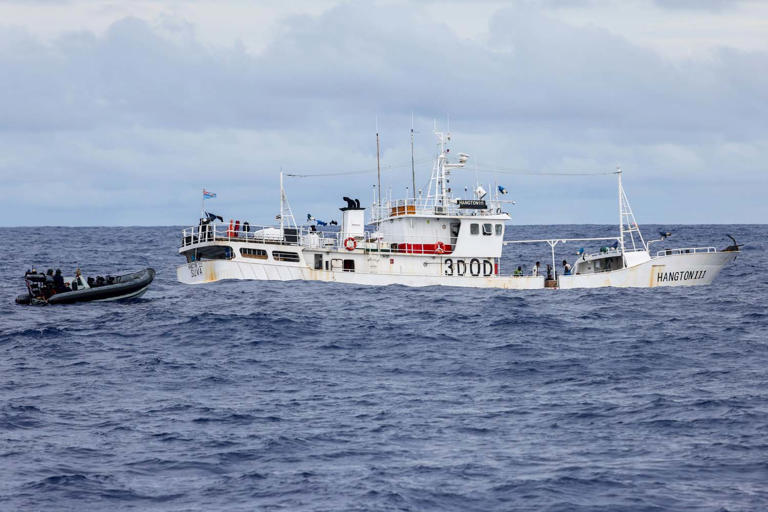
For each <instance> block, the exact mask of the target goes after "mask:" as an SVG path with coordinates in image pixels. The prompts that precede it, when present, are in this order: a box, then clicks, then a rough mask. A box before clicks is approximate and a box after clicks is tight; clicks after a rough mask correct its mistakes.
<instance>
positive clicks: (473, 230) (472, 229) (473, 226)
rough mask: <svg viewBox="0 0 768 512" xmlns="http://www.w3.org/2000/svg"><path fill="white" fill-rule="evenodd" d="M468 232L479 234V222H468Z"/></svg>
mask: <svg viewBox="0 0 768 512" xmlns="http://www.w3.org/2000/svg"><path fill="white" fill-rule="evenodd" d="M469 234H470V235H479V234H480V224H470V225H469Z"/></svg>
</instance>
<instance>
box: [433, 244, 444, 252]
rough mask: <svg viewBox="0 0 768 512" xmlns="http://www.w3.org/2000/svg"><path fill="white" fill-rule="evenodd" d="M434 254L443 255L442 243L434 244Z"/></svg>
mask: <svg viewBox="0 0 768 512" xmlns="http://www.w3.org/2000/svg"><path fill="white" fill-rule="evenodd" d="M435 254H445V244H444V243H443V242H437V243H436V244H435Z"/></svg>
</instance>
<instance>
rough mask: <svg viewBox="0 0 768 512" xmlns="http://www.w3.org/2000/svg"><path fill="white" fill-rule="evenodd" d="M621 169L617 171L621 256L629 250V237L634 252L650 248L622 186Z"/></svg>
mask: <svg viewBox="0 0 768 512" xmlns="http://www.w3.org/2000/svg"><path fill="white" fill-rule="evenodd" d="M621 174H622V172H621V169H620V168H617V169H616V175H617V176H618V182H619V244H620V246H621V254H622V255H623V254H624V251H625V250H626V249H627V248H628V247H626V246H625V243H624V237H625V235H629V241H630V242H631V244H632V251H639V250H643V251H647V250H648V246H647V245H646V244H645V240H643V234H642V233H640V227H639V226H638V225H637V221H636V220H635V214H634V213H632V207H631V206H630V205H629V199H627V194H626V192H624V186H623V185H622V184H621ZM635 233H637V237H638V242H637V243H636V242H635Z"/></svg>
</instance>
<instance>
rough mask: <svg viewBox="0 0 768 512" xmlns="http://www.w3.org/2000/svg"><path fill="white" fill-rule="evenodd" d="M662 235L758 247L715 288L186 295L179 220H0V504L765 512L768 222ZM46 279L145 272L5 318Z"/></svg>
mask: <svg viewBox="0 0 768 512" xmlns="http://www.w3.org/2000/svg"><path fill="white" fill-rule="evenodd" d="M658 229H664V230H671V231H673V233H674V235H673V237H672V238H671V239H670V240H668V241H667V242H664V243H662V244H658V245H656V246H655V248H658V249H661V248H664V247H695V246H702V245H704V246H706V245H716V246H717V247H719V248H722V247H725V246H726V245H728V244H729V243H730V241H729V240H728V239H727V238H726V236H725V235H726V233H727V234H731V235H733V236H735V237H736V238H737V239H738V240H739V242H740V243H745V244H746V245H745V247H744V250H743V253H742V254H741V255H740V256H739V258H738V259H737V260H736V262H735V264H733V265H731V266H729V267H727V268H726V269H725V270H724V271H723V272H722V274H721V275H720V277H719V278H718V279H717V280H716V281H715V283H714V285H713V286H709V287H693V288H664V289H597V290H571V291H565V290H539V291H527V292H524V291H505V290H472V289H460V288H443V287H434V288H421V289H410V288H406V287H400V286H390V287H381V288H374V287H358V286H349V285H338V284H329V283H311V282H220V283H214V284H210V285H202V286H186V285H182V284H179V283H177V282H176V278H175V266H176V265H178V264H180V263H181V262H182V261H183V259H182V258H180V257H179V256H178V254H177V247H178V244H179V242H180V231H179V228H174V227H158V228H145V227H125V228H113V227H105V228H58V227H44V228H5V229H0V237H2V240H3V244H2V247H3V249H2V255H3V265H2V266H0V510H3V511H6V510H7V511H16V510H19V511H36V510H46V511H47V510H57V511H68V510H73V511H75V510H76V511H90V510H110V511H117V510H142V511H146V510H148V511H153V510H163V511H165V510H168V511H196V510H205V511H209V510H226V511H251V510H268V511H271V510H287V511H368V510H372V511H378V510H387V511H395V510H397V511H400V510H402V511H433V510H434V511H509V510H537V511H561V510H562V511H572V510H575V511H580V510H585V511H586V510H589V511H593V510H594V511H623V510H633V511H634V510H638V511H640V510H686V511H737V510H766V509H768V329H767V327H768V278H767V277H766V276H768V272H767V269H768V257H767V256H766V243H767V242H766V240H768V226H765V225H754V226H753V225H737V226H721V225H716V226H704V225H696V226H648V227H645V226H644V232H645V233H646V235H648V234H651V233H656V231H657V230H658ZM615 230H616V229H615V228H614V227H611V226H573V225H570V226H546V227H545V226H511V227H509V229H508V232H507V235H506V236H507V237H508V238H514V239H522V238H541V237H543V236H547V235H553V234H554V235H557V236H563V237H584V236H610V235H614V232H615ZM578 248H579V246H578V245H575V244H568V245H565V246H560V245H559V246H558V248H557V249H558V255H557V258H558V261H559V262H560V261H561V260H562V259H569V260H572V259H574V255H575V253H576V251H577V250H578ZM590 248H594V247H591V246H587V249H590ZM549 258H550V256H549V248H548V247H547V246H546V245H544V246H514V247H511V248H510V249H509V251H508V254H507V256H506V258H505V260H504V262H503V265H502V271H503V272H505V273H511V272H512V270H513V268H516V266H517V265H518V264H519V265H521V266H523V268H524V269H525V270H526V271H528V270H529V269H530V266H531V265H532V264H533V262H534V261H535V260H537V259H538V260H541V261H542V263H546V262H547V261H548V259H549ZM33 265H34V266H36V267H37V268H38V270H40V269H46V268H49V267H51V268H54V269H55V268H61V269H62V270H63V271H64V273H65V274H68V275H71V274H72V273H73V271H74V268H75V267H78V266H79V267H80V268H81V269H82V270H83V272H84V274H85V275H96V274H101V275H105V274H108V273H111V274H117V273H122V272H129V271H134V270H137V269H140V268H143V267H147V266H151V267H153V268H155V269H156V271H157V277H156V280H155V282H154V283H153V284H152V286H151V288H150V290H149V291H148V292H147V294H146V295H145V296H144V297H143V298H141V299H137V300H134V301H131V302H126V303H90V304H77V305H70V306H46V307H30V306H26V307H25V306H18V305H15V304H14V298H15V296H16V295H17V294H20V293H22V292H23V291H24V283H23V280H22V276H23V274H24V271H25V270H26V269H27V268H30V267H31V266H33Z"/></svg>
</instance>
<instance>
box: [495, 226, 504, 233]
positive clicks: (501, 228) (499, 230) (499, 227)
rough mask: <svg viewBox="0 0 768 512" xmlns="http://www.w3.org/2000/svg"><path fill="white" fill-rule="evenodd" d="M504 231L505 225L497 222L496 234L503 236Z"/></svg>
mask: <svg viewBox="0 0 768 512" xmlns="http://www.w3.org/2000/svg"><path fill="white" fill-rule="evenodd" d="M503 232H504V226H502V225H501V224H496V236H501V234H502V233H503Z"/></svg>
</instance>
